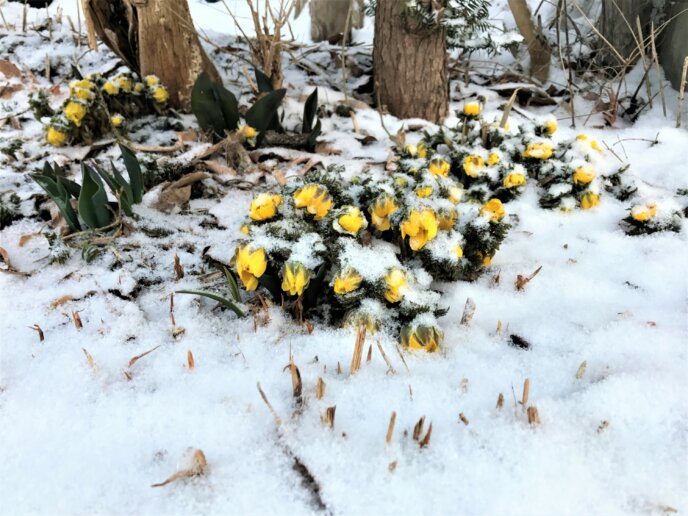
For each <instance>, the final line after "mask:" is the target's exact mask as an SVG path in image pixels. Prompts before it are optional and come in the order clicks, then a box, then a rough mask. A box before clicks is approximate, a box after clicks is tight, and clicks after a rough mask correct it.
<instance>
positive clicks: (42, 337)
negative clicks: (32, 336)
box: [29, 324, 45, 342]
mask: <svg viewBox="0 0 688 516" xmlns="http://www.w3.org/2000/svg"><path fill="white" fill-rule="evenodd" d="M29 328H31V329H32V330H33V331H35V332H36V333H38V340H39V341H40V342H43V341H44V340H45V335H44V334H43V330H42V329H41V327H40V326H38V325H37V324H34V325H33V326H29Z"/></svg>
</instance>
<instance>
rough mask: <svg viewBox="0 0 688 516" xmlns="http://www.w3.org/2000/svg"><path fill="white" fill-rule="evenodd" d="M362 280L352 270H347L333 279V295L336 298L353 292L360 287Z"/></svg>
mask: <svg viewBox="0 0 688 516" xmlns="http://www.w3.org/2000/svg"><path fill="white" fill-rule="evenodd" d="M361 281H363V278H362V277H361V275H360V274H359V273H358V272H356V271H355V270H354V269H351V268H347V269H345V270H344V271H342V272H340V273H339V274H337V276H336V277H335V278H334V293H335V294H337V295H338V296H340V295H342V294H348V293H349V292H353V291H354V290H356V289H357V288H358V287H360V286H361Z"/></svg>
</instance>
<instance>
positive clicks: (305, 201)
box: [294, 183, 334, 220]
mask: <svg viewBox="0 0 688 516" xmlns="http://www.w3.org/2000/svg"><path fill="white" fill-rule="evenodd" d="M333 204H334V203H333V201H332V197H330V195H329V194H328V193H327V188H325V187H324V186H320V185H317V184H313V183H312V184H309V185H306V186H304V187H302V188H299V189H298V190H296V192H295V193H294V206H296V207H297V208H306V210H307V211H308V213H310V214H311V215H314V217H313V218H314V220H320V219H322V218H323V217H324V216H325V215H327V214H328V213H329V211H330V209H331V208H332V205H333Z"/></svg>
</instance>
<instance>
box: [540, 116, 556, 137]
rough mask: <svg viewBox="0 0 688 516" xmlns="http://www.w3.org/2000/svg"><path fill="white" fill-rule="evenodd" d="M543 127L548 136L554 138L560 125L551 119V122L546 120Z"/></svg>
mask: <svg viewBox="0 0 688 516" xmlns="http://www.w3.org/2000/svg"><path fill="white" fill-rule="evenodd" d="M542 127H543V128H544V129H545V133H546V134H547V135H549V136H552V135H553V134H554V133H556V132H557V129H558V128H559V125H558V124H557V121H556V120H554V119H553V118H550V119H549V120H545V123H543V124H542Z"/></svg>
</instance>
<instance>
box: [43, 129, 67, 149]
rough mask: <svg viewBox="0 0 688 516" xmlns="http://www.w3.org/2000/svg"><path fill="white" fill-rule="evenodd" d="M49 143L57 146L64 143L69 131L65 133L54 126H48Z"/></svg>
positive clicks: (47, 137)
mask: <svg viewBox="0 0 688 516" xmlns="http://www.w3.org/2000/svg"><path fill="white" fill-rule="evenodd" d="M46 139H47V140H48V143H49V144H50V145H54V146H55V147H60V146H61V145H64V144H65V142H66V141H67V133H63V132H62V131H60V130H59V129H55V128H54V127H48V135H47V136H46Z"/></svg>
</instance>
